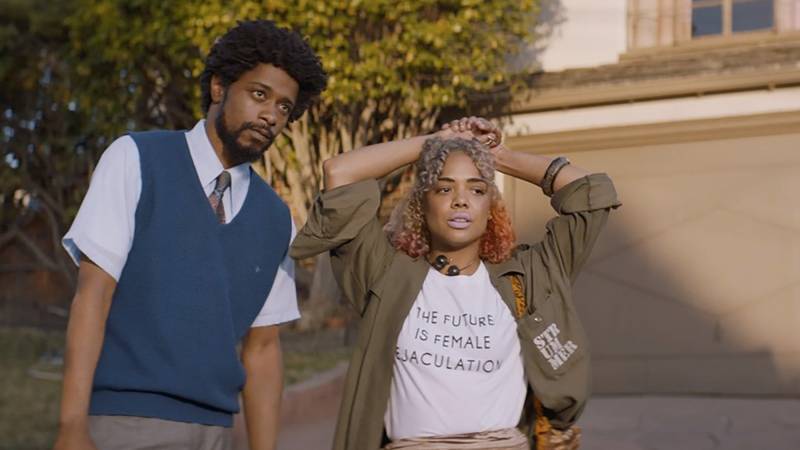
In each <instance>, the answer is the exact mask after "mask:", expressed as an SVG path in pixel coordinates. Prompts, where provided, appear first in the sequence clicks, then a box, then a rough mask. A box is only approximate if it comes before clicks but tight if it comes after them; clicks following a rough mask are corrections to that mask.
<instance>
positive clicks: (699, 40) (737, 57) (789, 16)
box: [503, 0, 800, 395]
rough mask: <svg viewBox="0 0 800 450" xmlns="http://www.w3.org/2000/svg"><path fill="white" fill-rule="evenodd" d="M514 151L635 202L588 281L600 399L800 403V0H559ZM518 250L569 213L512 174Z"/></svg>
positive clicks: (507, 182)
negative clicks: (567, 168) (569, 165)
mask: <svg viewBox="0 0 800 450" xmlns="http://www.w3.org/2000/svg"><path fill="white" fill-rule="evenodd" d="M542 14H543V16H542V21H541V24H540V25H539V29H537V33H538V35H539V39H538V41H537V44H536V46H535V47H534V48H533V49H532V50H531V53H530V55H529V56H531V59H532V61H533V63H535V66H533V67H532V68H531V70H530V73H531V75H530V77H529V79H530V83H529V86H530V87H529V89H528V91H527V92H526V93H525V95H522V96H519V97H517V98H516V99H515V104H514V108H513V117H512V124H511V126H510V127H509V128H508V130H509V131H508V133H507V142H508V144H509V145H510V146H511V147H512V148H515V149H518V150H524V151H528V152H535V153H540V154H548V155H559V154H560V155H565V156H567V157H568V158H570V160H572V161H573V162H574V163H575V164H579V165H581V166H584V167H586V168H589V169H592V170H597V171H605V172H608V173H609V174H610V175H611V176H612V178H613V179H614V180H615V182H616V185H617V188H618V190H619V193H620V198H621V200H622V202H623V207H622V208H620V209H619V210H618V212H616V213H615V214H614V215H613V216H612V219H611V220H610V222H609V227H608V229H607V231H606V232H605V234H604V235H603V236H602V237H601V239H600V242H599V244H598V245H597V247H596V250H595V251H594V254H593V255H592V258H591V259H590V260H589V261H588V263H587V265H586V266H585V269H584V270H583V272H582V274H581V276H580V278H579V280H578V282H577V284H576V287H575V290H576V296H577V299H578V300H577V302H578V308H579V310H580V312H581V315H582V317H583V319H584V322H585V325H586V327H587V331H588V333H589V336H590V340H591V344H592V352H593V358H594V361H593V362H594V365H593V367H594V387H595V391H596V392H600V393H688V394H691V393H703V394H709V393H721V394H757V395H761V394H769V395H797V394H800V0H602V1H597V0H560V1H559V0H553V1H548V0H544V1H543V12H542ZM503 183H504V192H505V198H506V201H507V202H508V203H509V207H510V209H511V210H512V212H513V218H514V221H515V224H516V228H517V229H518V230H519V231H520V240H523V241H534V240H538V239H540V238H541V234H542V232H543V227H544V223H545V222H546V221H547V220H548V219H549V218H550V217H551V216H552V215H553V212H552V210H551V209H550V208H549V206H548V204H547V201H546V199H545V198H543V196H542V195H541V194H540V193H539V192H538V189H536V188H535V187H533V186H531V185H528V184H526V183H525V182H520V181H517V180H513V179H509V178H505V179H504V181H503Z"/></svg>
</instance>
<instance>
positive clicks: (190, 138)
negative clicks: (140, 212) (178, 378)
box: [62, 120, 300, 327]
mask: <svg viewBox="0 0 800 450" xmlns="http://www.w3.org/2000/svg"><path fill="white" fill-rule="evenodd" d="M186 143H187V144H188V146H189V154H190V155H191V157H192V162H193V163H194V168H195V171H196V172H197V177H198V180H199V182H200V184H201V185H202V186H203V189H204V190H205V193H206V195H210V194H211V191H213V190H214V184H215V183H216V179H217V176H219V174H220V173H222V171H223V170H224V167H223V166H222V163H221V162H220V160H219V158H217V154H216V153H215V152H214V148H213V147H212V146H211V141H209V139H208V135H207V134H206V130H205V121H204V120H201V121H199V122H198V123H197V125H195V127H194V128H192V129H191V130H189V131H187V132H186ZM227 170H228V172H229V173H230V174H231V186H230V189H226V190H225V194H223V197H222V205H223V208H224V209H225V219H226V221H227V222H230V221H231V220H233V218H234V217H235V216H236V214H238V213H239V210H240V209H241V207H242V204H243V203H244V200H245V197H247V191H248V190H249V187H250V164H240V165H238V166H235V167H231V168H230V169H227ZM141 193H142V174H141V165H140V164H139V149H138V148H137V147H136V143H135V142H134V140H133V139H132V138H131V137H130V136H123V137H121V138H119V139H117V140H115V141H114V142H113V143H112V144H111V145H110V146H109V147H108V149H106V151H105V152H103V156H101V157H100V161H99V162H98V163H97V167H96V168H95V170H94V173H93V174H92V181H91V183H90V184H89V190H88V191H87V192H86V197H84V199H83V203H81V207H80V209H79V210H78V215H77V216H75V221H73V222H72V226H71V227H70V229H69V231H67V234H66V235H64V238H63V240H62V244H63V246H64V248H65V249H66V250H67V252H68V253H69V254H70V256H71V257H72V259H73V261H74V262H75V264H78V262H79V259H80V255H81V253H83V254H85V255H86V256H87V257H88V258H89V259H91V260H92V261H94V263H95V264H97V265H98V266H99V267H100V268H101V269H103V270H104V271H105V272H106V273H108V274H109V275H111V276H112V277H113V278H114V279H115V280H119V276H120V274H121V273H122V269H123V267H125V262H126V261H127V259H128V252H129V251H130V249H131V245H132V244H133V234H134V230H135V226H136V224H135V219H136V206H137V205H138V204H139V197H140V196H141ZM294 236H295V228H294V224H292V239H294ZM299 317H300V312H299V311H298V308H297V291H296V289H295V284H294V261H293V260H292V258H291V257H290V256H289V255H288V252H287V255H286V257H285V258H284V260H283V261H282V262H281V264H280V266H279V268H278V272H277V273H276V274H275V281H274V282H273V284H272V288H271V290H270V292H269V295H268V296H267V298H266V300H265V303H264V306H263V307H262V309H261V311H260V312H259V314H258V316H257V317H256V319H255V321H254V322H253V325H252V326H254V327H257V326H267V325H276V324H279V323H284V322H288V321H292V320H296V319H297V318H299Z"/></svg>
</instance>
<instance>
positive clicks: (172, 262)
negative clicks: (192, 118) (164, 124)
mask: <svg viewBox="0 0 800 450" xmlns="http://www.w3.org/2000/svg"><path fill="white" fill-rule="evenodd" d="M131 137H132V138H133V139H134V141H135V142H136V145H137V146H138V148H139V157H140V162H141V173H142V192H141V196H140V199H139V204H138V206H137V209H136V219H135V232H134V237H133V243H132V247H131V250H130V253H129V254H128V259H127V261H126V264H125V267H124V268H123V270H122V274H121V275H120V279H119V283H118V284H117V288H116V290H115V292H114V297H113V300H112V302H111V311H110V313H109V316H108V322H107V324H106V333H105V340H104V342H103V349H102V352H101V354H100V360H99V361H98V364H97V370H96V372H95V377H94V384H93V387H92V398H91V404H90V414H92V415H125V416H139V417H154V418H160V419H166V420H174V421H180V422H191V423H199V424H207V425H221V426H231V424H232V415H233V413H235V412H237V411H238V410H239V402H238V394H239V392H240V391H241V389H242V386H243V385H244V380H245V377H244V370H243V368H242V366H241V363H240V362H239V358H238V355H237V350H236V345H237V344H238V342H239V341H240V339H241V338H242V337H243V336H244V334H245V333H246V332H247V330H248V329H249V327H250V325H251V324H252V322H253V320H254V319H255V317H256V315H257V314H258V312H259V311H260V309H261V307H262V306H263V304H264V300H265V299H266V298H267V295H268V294H269V291H270V289H271V287H272V283H273V281H274V279H275V273H276V271H277V270H278V266H279V265H280V263H281V261H282V260H283V258H284V257H285V255H286V252H287V250H288V247H289V240H290V235H291V222H290V221H291V219H290V215H289V209H288V208H287V207H286V205H285V204H284V203H283V202H282V201H281V199H280V198H279V197H278V196H277V195H276V194H275V192H274V191H273V190H272V189H271V188H270V187H269V186H268V185H267V184H266V183H265V182H264V181H263V180H262V179H261V178H260V177H259V176H258V175H256V174H255V173H251V174H250V187H249V190H248V191H247V197H246V199H245V202H244V204H243V206H242V208H241V210H240V211H239V213H238V214H237V215H236V216H235V217H234V218H233V220H232V221H231V222H229V223H228V224H226V225H222V224H220V223H219V222H218V221H217V218H216V216H215V215H214V212H213V211H212V209H211V206H210V204H209V202H208V198H207V197H206V195H205V192H204V191H203V188H202V186H201V185H200V181H199V180H198V177H197V172H196V171H195V168H194V164H193V163H192V159H191V156H190V154H189V148H188V146H187V144H186V138H185V134H184V133H183V132H179V131H151V132H143V133H132V134H131Z"/></svg>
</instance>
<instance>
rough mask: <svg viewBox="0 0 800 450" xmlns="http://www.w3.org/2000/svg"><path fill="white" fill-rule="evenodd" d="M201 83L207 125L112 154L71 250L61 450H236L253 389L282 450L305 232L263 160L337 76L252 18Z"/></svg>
mask: <svg viewBox="0 0 800 450" xmlns="http://www.w3.org/2000/svg"><path fill="white" fill-rule="evenodd" d="M200 81H201V86H202V94H203V108H204V109H205V111H206V118H205V120H201V121H200V122H199V123H198V124H197V125H196V126H195V127H194V128H193V129H192V130H190V131H188V132H178V131H155V132H144V133H131V134H130V135H127V136H124V137H121V138H119V139H117V140H116V141H115V142H114V143H112V144H111V146H110V147H109V148H108V149H107V150H106V152H105V153H104V154H103V156H102V158H101V160H100V162H99V164H98V166H97V169H96V170H95V173H94V174H93V177H92V182H91V185H90V187H89V191H88V192H87V194H86V198H85V199H84V201H83V204H82V205H81V209H80V211H79V212H78V215H77V217H76V218H75V222H74V223H73V225H72V227H71V228H70V230H69V232H68V233H67V234H66V236H65V237H64V246H65V248H66V249H67V250H68V251H69V253H70V254H71V255H72V256H73V258H74V259H75V261H76V263H79V275H78V287H77V292H76V294H75V297H74V300H73V303H72V307H71V311H70V319H69V325H68V327H67V344H66V363H65V368H64V386H63V394H62V403H61V412H60V427H59V433H58V437H57V439H56V443H55V448H56V449H59V450H62V449H64V450H66V449H95V448H97V449H100V450H105V449H137V448H167V449H172V448H181V449H183V448H185V449H228V448H230V447H231V428H230V427H231V425H232V417H233V414H234V413H236V412H237V411H238V409H239V403H238V396H239V393H240V392H241V393H242V397H243V404H244V410H245V417H246V420H247V429H248V437H249V441H250V448H251V449H272V448H274V447H275V442H276V435H277V426H278V410H279V406H280V397H281V390H282V383H283V373H282V361H281V351H280V342H279V338H278V327H277V325H278V324H280V323H283V322H286V321H290V320H294V319H297V318H298V316H299V314H298V311H297V300H296V294H295V290H294V289H295V286H294V280H293V270H294V266H293V263H292V261H291V259H289V257H288V256H287V249H288V246H289V242H290V239H291V235H292V234H293V233H294V228H293V225H292V224H291V217H290V215H289V210H288V208H287V207H286V205H285V204H284V203H283V202H282V201H280V199H279V198H278V196H277V195H276V194H275V193H274V192H273V191H272V190H271V189H270V188H269V186H267V184H266V183H264V182H263V181H262V180H261V179H260V178H259V177H258V176H257V175H255V174H254V173H253V172H252V170H251V168H250V163H251V162H253V161H255V160H256V159H258V158H259V157H261V155H262V154H263V153H264V152H265V151H266V150H267V149H268V148H269V146H270V145H271V144H272V142H273V140H274V139H275V137H276V136H278V135H279V134H280V133H281V131H282V130H283V128H284V127H285V126H286V124H287V123H288V122H290V121H292V120H295V119H297V118H298V117H300V116H301V115H302V114H303V112H304V111H305V109H306V108H307V107H308V106H309V104H310V102H311V101H312V100H313V99H314V98H315V97H316V96H317V95H318V94H319V93H320V92H321V91H322V90H323V89H324V88H325V85H326V81H327V78H326V74H325V72H324V71H323V69H322V66H321V64H320V61H319V59H318V58H317V56H316V55H315V54H314V52H313V51H312V50H311V48H310V47H309V46H308V44H307V43H306V42H305V41H304V40H303V39H302V38H301V37H300V36H299V35H298V34H296V33H294V32H292V31H289V30H285V29H281V28H278V27H276V26H275V25H274V24H273V23H272V22H269V21H250V22H242V23H240V24H239V25H237V26H236V27H235V28H233V29H231V30H230V31H228V33H226V34H225V35H224V36H223V37H222V38H221V39H220V40H219V41H218V42H217V43H215V44H214V46H213V48H212V49H211V52H210V54H209V55H208V58H207V61H206V68H205V71H204V72H203V74H202V75H201V79H200ZM239 342H241V343H242V350H241V356H240V357H239V356H237V352H236V346H237V344H238V343H239Z"/></svg>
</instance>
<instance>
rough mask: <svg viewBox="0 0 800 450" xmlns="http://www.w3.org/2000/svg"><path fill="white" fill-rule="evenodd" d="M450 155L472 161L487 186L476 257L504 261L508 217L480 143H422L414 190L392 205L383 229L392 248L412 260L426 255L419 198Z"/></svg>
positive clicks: (510, 233) (510, 232) (510, 235)
mask: <svg viewBox="0 0 800 450" xmlns="http://www.w3.org/2000/svg"><path fill="white" fill-rule="evenodd" d="M452 152H463V153H464V154H466V155H467V156H469V157H470V159H472V161H473V162H474V163H475V167H476V168H477V169H478V172H479V173H480V174H481V178H483V179H484V180H486V181H487V183H488V184H489V192H488V193H489V195H490V196H491V206H490V209H489V221H488V223H487V224H486V231H485V232H484V233H483V237H482V238H481V243H480V258H481V259H482V260H484V261H487V262H490V263H499V262H502V261H505V260H506V259H508V258H509V257H510V256H511V252H512V250H513V249H514V241H515V237H514V229H513V227H512V226H511V218H510V217H509V215H508V212H507V211H506V207H505V204H504V203H503V199H502V197H501V195H500V191H499V190H498V189H497V185H496V184H495V182H494V170H495V168H494V155H492V154H491V153H490V152H489V151H488V150H487V149H486V147H484V146H483V145H482V144H480V143H478V142H475V141H472V140H467V139H462V138H452V139H442V138H438V137H435V138H431V139H428V140H426V141H425V143H424V144H423V146H422V152H421V153H420V156H419V159H418V160H417V163H416V166H415V175H416V177H415V181H414V187H413V188H412V189H411V191H410V192H409V193H408V195H407V196H406V197H405V198H404V199H403V201H401V202H400V203H398V204H397V206H395V208H394V210H393V211H392V215H391V217H390V218H389V222H387V223H386V226H385V227H384V230H385V231H386V233H387V234H388V236H389V240H390V241H391V243H392V245H393V246H394V247H395V248H396V249H398V250H402V251H403V252H405V253H406V254H407V255H408V256H411V257H412V258H416V257H419V256H425V255H427V254H428V253H429V252H430V232H429V231H428V227H427V226H426V224H425V212H424V210H423V208H424V206H423V198H424V196H425V192H427V191H429V190H430V189H431V188H432V187H433V186H434V184H435V183H436V181H437V180H438V179H439V175H440V174H441V173H442V168H444V163H445V161H447V157H448V156H450V154H451V153H452Z"/></svg>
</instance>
